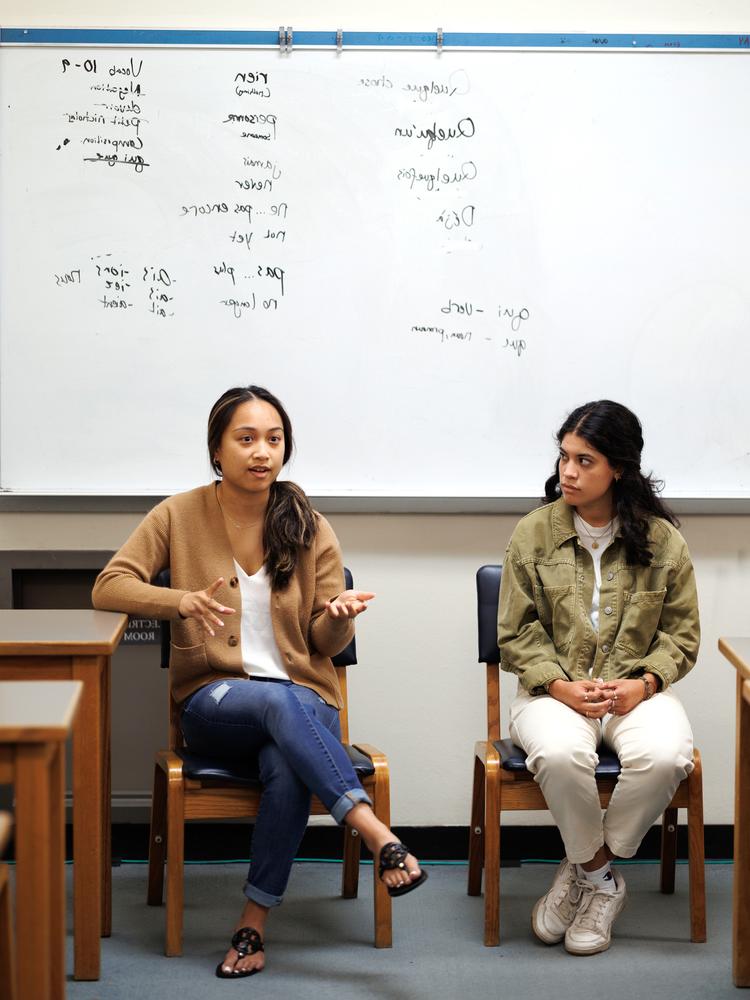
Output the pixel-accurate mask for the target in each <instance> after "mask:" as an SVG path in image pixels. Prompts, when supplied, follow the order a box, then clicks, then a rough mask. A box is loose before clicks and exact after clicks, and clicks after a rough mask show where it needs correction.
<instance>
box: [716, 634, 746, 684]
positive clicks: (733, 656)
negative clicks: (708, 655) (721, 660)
mask: <svg viewBox="0 0 750 1000" xmlns="http://www.w3.org/2000/svg"><path fill="white" fill-rule="evenodd" d="M719 651H720V652H721V653H722V654H723V655H724V656H725V657H726V658H727V659H728V660H729V662H730V663H731V664H732V666H733V667H734V668H735V670H738V671H739V672H740V674H742V677H743V678H744V679H745V680H750V663H748V662H747V661H746V660H744V659H743V658H742V657H741V656H740V654H739V653H738V652H737V651H736V650H735V649H734V647H733V646H731V645H730V640H729V639H719Z"/></svg>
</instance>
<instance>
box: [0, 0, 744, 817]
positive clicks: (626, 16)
mask: <svg viewBox="0 0 750 1000" xmlns="http://www.w3.org/2000/svg"><path fill="white" fill-rule="evenodd" d="M26 8H27V5H26V3H25V2H22V0H3V3H2V8H1V9H0V23H1V24H2V25H3V26H19V27H20V26H32V25H34V26H71V25H72V26H82V27H95V26H119V27H223V28H276V27H278V25H279V24H280V23H281V21H283V22H284V23H285V24H291V25H293V26H294V27H295V28H300V29H301V28H337V27H343V28H344V30H346V29H347V28H348V29H360V30H362V29H377V28H382V29H384V30H388V29H390V30H398V29H403V30H432V29H434V28H436V27H438V25H440V26H442V27H443V28H444V29H445V30H476V31H489V30H496V31H501V30H502V31H506V30H521V31H523V30H525V31H549V30H566V31H575V30H591V31H630V32H646V31H673V32H712V33H721V32H747V31H748V18H747V9H746V4H745V3H744V2H741V0H722V2H716V3H698V2H681V0H671V2H660V3H657V2H646V0H640V2H631V3H629V4H621V3H615V2H613V0H598V2H585V0H576V2H570V3H568V4H565V5H564V7H563V5H562V4H559V3H553V2H551V0H546V2H541V0H539V2H537V3H535V4H533V5H530V4H528V3H523V2H515V3H512V2H502V0H498V2H492V3H491V2H479V0H465V2H464V3H463V4H462V5H461V7H460V9H459V13H457V10H456V8H455V5H453V4H451V5H448V4H445V3H440V2H434V3H429V4H428V3H426V2H424V0H422V2H412V3H408V4H404V3H396V2H394V0H384V2H381V3H380V4H379V5H378V6H377V8H374V7H372V6H370V5H364V4H359V5H356V6H355V5H353V4H351V3H344V2H340V0H339V2H332V0H322V2H321V3H319V4H317V5H316V7H315V9H314V10H310V9H308V5H307V4H305V3H302V2H300V0H294V2H287V3H285V4H284V5H283V6H281V5H274V6H271V5H270V4H267V3H266V4H264V3H257V2H252V0H244V2H240V0H234V2H229V0H214V2H213V3H212V4H210V5H205V6H204V5H202V4H199V3H198V2H197V0H180V2H179V3H178V2H177V0H160V2H158V3H150V2H149V3H146V2H145V0H131V2H130V3H129V4H128V7H127V12H126V13H125V12H124V9H123V7H122V5H120V4H116V3H114V2H112V0H96V2H93V0H70V2H69V3H66V4H65V5H64V6H63V5H62V4H59V3H57V4H55V3H52V2H51V0H35V3H34V5H33V13H31V12H29V11H28V10H27V9H26ZM577 402H578V401H577V400H571V405H574V404H575V403H577ZM706 418H707V419H710V414H706ZM677 419H678V418H677V416H676V418H675V423H677ZM552 430H553V428H550V431H552ZM646 431H648V428H646ZM414 446H415V447H418V442H414ZM741 446H742V447H747V444H746V441H745V442H744V443H743V444H742V445H741ZM695 460H696V461H700V460H701V456H700V455H696V456H695ZM657 471H658V470H657ZM545 473H546V470H540V487H541V481H542V479H543V477H544V475H545ZM331 520H332V522H333V524H334V527H335V529H336V531H337V533H338V535H339V538H340V539H341V543H342V546H343V549H344V552H345V558H346V562H347V563H348V565H350V566H351V567H352V569H353V571H354V572H355V574H356V578H357V582H358V584H360V585H361V586H363V587H368V588H372V589H373V590H375V591H376V592H377V594H378V597H377V600H376V601H375V602H373V605H372V608H371V610H370V611H369V612H368V613H367V615H365V616H364V617H363V618H362V619H360V622H359V624H358V635H359V652H360V659H361V666H360V667H357V668H353V670H352V676H351V685H350V689H351V694H350V700H351V703H352V736H353V738H355V739H356V738H358V737H359V738H361V739H365V740H367V741H368V742H371V743H375V744H376V745H379V746H381V747H382V748H383V749H384V750H385V751H386V752H387V753H388V755H389V757H390V760H391V767H392V794H393V819H394V822H397V823H401V824H410V825H412V824H413V825H432V824H436V825H437V824H447V825H453V824H464V823H467V822H468V813H469V795H470V780H471V761H472V748H473V743H474V741H475V740H476V739H478V738H481V737H482V736H483V734H484V727H485V717H484V675H483V671H482V668H481V667H480V666H479V665H478V664H477V663H476V652H475V648H476V637H475V603H474V573H475V571H476V568H477V567H478V566H479V565H481V564H482V563H485V562H498V561H499V560H500V558H501V556H502V553H503V550H504V547H505V544H506V542H507V539H508V537H509V535H510V532H511V530H512V528H513V525H514V523H515V520H516V518H515V517H509V516H499V515H498V516H490V515H477V516H468V515H425V514H415V515H369V514H368V515H363V514H360V515H357V514H346V515H335V516H333V517H332V518H331ZM137 521H138V517H137V516H136V515H130V514H103V513H102V514H63V513H58V514H26V513H23V514H21V513H0V549H77V548H80V549H108V548H112V549H114V548H117V546H118V545H119V544H120V543H121V541H122V540H123V539H124V538H125V536H126V535H127V533H128V532H129V530H130V529H131V528H132V527H133V526H134V525H135V524H136V523H137ZM683 531H684V534H685V536H686V538H687V541H688V544H689V545H690V548H691V551H692V553H693V558H694V561H695V565H696V571H697V575H698V585H699V592H700V599H701V611H702V621H703V636H704V638H703V651H702V654H701V657H700V661H699V664H698V666H697V668H696V669H695V671H694V672H693V673H692V674H691V675H690V676H689V677H688V678H687V679H686V681H685V682H684V683H682V684H680V687H679V691H680V694H681V695H682V697H683V699H684V701H685V703H686V705H687V708H688V711H689V714H690V717H691V719H692V721H693V725H694V729H695V737H696V744H697V745H698V746H700V747H701V750H702V752H703V758H704V766H705V818H706V822H708V823H728V822H731V820H732V809H733V787H732V782H733V752H734V750H733V747H734V673H733V671H732V670H731V668H730V667H729V665H728V664H727V663H726V662H725V661H724V660H723V659H722V658H721V657H720V656H719V654H718V651H717V649H716V642H717V639H718V637H719V636H721V635H739V634H743V633H744V634H746V635H747V634H749V633H750V614H749V613H748V609H747V603H748V598H749V597H750V517H747V516H745V517H743V516H726V517H719V516H695V515H693V516H689V517H685V518H684V519H683ZM512 690H513V681H512V679H511V678H508V677H506V678H504V684H503V698H504V702H505V705H506V707H507V704H508V701H509V697H510V694H511V692H512ZM117 711H118V706H117V704H115V706H114V712H115V715H116V714H117ZM143 738H144V734H139V740H140V739H143ZM154 741H155V748H156V744H157V743H158V744H159V745H161V743H162V741H163V732H162V731H159V732H157V733H155V734H154ZM428 760H429V761H431V762H432V764H431V765H430V766H425V763H424V762H425V761H428ZM142 791H144V792H145V791H146V789H145V788H144V789H143V790H142ZM545 819H546V817H545ZM523 820H524V821H525V822H528V817H523Z"/></svg>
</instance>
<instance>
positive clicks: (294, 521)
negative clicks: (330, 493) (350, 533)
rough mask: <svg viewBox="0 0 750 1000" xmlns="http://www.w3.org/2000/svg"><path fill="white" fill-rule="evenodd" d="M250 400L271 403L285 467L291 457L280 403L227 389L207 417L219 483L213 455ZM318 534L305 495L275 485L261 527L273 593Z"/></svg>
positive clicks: (249, 388) (244, 389)
mask: <svg viewBox="0 0 750 1000" xmlns="http://www.w3.org/2000/svg"><path fill="white" fill-rule="evenodd" d="M253 399H260V400H262V401H263V402H264V403H270V405H271V406H273V407H274V408H275V409H276V411H277V412H278V414H279V416H280V417H281V426H282V427H283V429H284V465H286V463H287V462H288V461H289V459H290V458H291V456H292V451H293V448H294V438H293V436H292V422H291V420H290V419H289V414H288V413H287V412H286V410H285V409H284V407H283V406H282V404H281V402H280V400H279V399H277V398H276V396H274V395H273V393H271V392H269V391H268V389H264V388H263V387H262V386H259V385H246V386H238V387H236V388H234V389H227V391H226V392H225V393H223V394H222V395H221V396H220V397H219V398H218V399H217V400H216V402H215V403H214V405H213V406H212V407H211V413H210V414H209V417H208V455H209V458H210V460H211V465H212V467H213V470H214V472H215V473H216V477H217V479H221V465H220V463H219V462H217V461H216V451H217V449H218V447H219V445H220V444H221V438H222V435H223V434H224V431H225V430H226V429H227V427H228V426H229V421H230V420H231V419H232V414H233V413H234V411H235V410H236V409H237V407H238V406H240V404H241V403H247V402H249V401H250V400H253ZM317 531H318V523H317V520H316V518H315V511H314V510H313V509H312V507H311V505H310V501H309V500H308V499H307V496H306V495H305V493H304V491H303V490H302V489H301V488H300V487H299V486H297V484H296V483H291V482H288V481H285V482H278V481H277V482H275V483H274V484H273V486H272V487H271V492H270V496H269V500H268V507H267V508H266V517H265V523H264V525H263V549H264V551H265V553H266V562H265V565H266V569H267V571H268V575H269V577H270V579H271V587H272V588H273V589H274V590H283V589H284V588H285V587H286V586H287V585H288V583H289V581H290V579H291V577H292V574H293V573H294V571H295V569H296V568H297V560H298V558H299V550H300V547H303V548H310V546H311V545H312V543H313V539H314V538H315V535H316V534H317Z"/></svg>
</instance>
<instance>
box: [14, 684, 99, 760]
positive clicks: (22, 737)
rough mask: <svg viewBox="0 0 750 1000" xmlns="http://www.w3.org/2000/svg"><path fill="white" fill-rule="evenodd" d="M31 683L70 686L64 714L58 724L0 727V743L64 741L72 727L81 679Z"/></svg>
mask: <svg viewBox="0 0 750 1000" xmlns="http://www.w3.org/2000/svg"><path fill="white" fill-rule="evenodd" d="M32 683H33V684H66V685H69V686H70V688H71V696H70V700H69V702H68V705H67V707H66V711H65V715H64V717H63V718H62V719H61V720H60V722H59V724H55V725H34V726H29V725H25V724H23V723H21V724H20V725H19V727H18V729H14V728H13V726H12V725H3V726H2V727H1V728H0V732H1V733H2V735H1V736H0V743H2V744H7V743H64V742H65V740H67V738H68V737H69V736H70V733H71V730H72V729H73V722H74V721H75V717H76V715H77V714H78V709H79V707H80V704H81V697H82V695H83V681H33V682H32Z"/></svg>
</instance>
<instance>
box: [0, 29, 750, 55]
mask: <svg viewBox="0 0 750 1000" xmlns="http://www.w3.org/2000/svg"><path fill="white" fill-rule="evenodd" d="M281 31H282V33H283V29H281ZM291 36H292V28H291V27H289V28H287V29H286V45H285V46H284V50H285V51H286V52H287V53H291ZM337 42H340V45H339V44H337ZM0 45H83V46H85V45H88V46H91V45H96V46H123V45H127V46H132V45H150V46H167V45H179V46H184V47H191V46H229V47H232V46H235V47H238V48H248V47H263V48H278V47H279V45H280V31H279V29H273V30H271V31H225V30H222V31H212V30H204V29H192V30H185V29H178V28H175V29H171V28H170V29H159V28H2V27H0ZM294 47H295V48H331V49H333V50H334V51H336V50H337V49H338V51H341V50H346V49H373V48H374V49H379V48H408V49H434V50H435V51H436V52H439V51H441V50H442V51H445V50H447V49H470V50H471V49H474V50H476V49H491V50H508V49H510V50H514V49H534V50H539V49H544V50H559V51H564V50H566V49H573V50H581V49H591V50H598V51H604V52H607V51H613V50H617V51H633V50H635V51H640V50H643V49H649V50H653V51H667V52H680V51H692V52H695V51H701V52H705V51H717V52H719V51H720V52H732V51H734V52H750V26H749V32H748V34H724V35H708V34H642V33H639V34H622V33H611V34H610V33H607V32H599V33H598V34H597V33H590V32H488V31H484V32H471V31H443V30H442V29H441V28H439V29H437V30H436V31H430V32H416V31H394V32H390V31H343V30H342V29H340V28H339V29H335V30H333V31H299V30H297V29H294Z"/></svg>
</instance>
